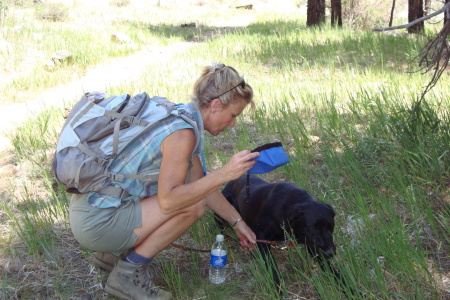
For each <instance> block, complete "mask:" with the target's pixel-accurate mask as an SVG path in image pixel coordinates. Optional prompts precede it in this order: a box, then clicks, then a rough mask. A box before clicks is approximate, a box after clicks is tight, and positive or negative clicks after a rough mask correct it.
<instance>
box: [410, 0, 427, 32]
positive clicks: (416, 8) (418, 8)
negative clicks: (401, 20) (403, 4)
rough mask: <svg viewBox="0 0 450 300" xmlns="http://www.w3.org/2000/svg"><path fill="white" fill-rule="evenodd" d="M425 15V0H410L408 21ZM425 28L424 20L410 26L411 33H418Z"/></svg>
mask: <svg viewBox="0 0 450 300" xmlns="http://www.w3.org/2000/svg"><path fill="white" fill-rule="evenodd" d="M422 17H423V0H408V22H412V21H414V20H417V19H419V18H422ZM424 30H425V27H424V22H423V21H422V22H419V23H417V24H416V25H413V26H411V27H409V28H408V32H409V33H418V32H423V31H424Z"/></svg>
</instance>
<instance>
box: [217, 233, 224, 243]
mask: <svg viewBox="0 0 450 300" xmlns="http://www.w3.org/2000/svg"><path fill="white" fill-rule="evenodd" d="M216 241H218V242H223V235H221V234H218V235H217V236H216Z"/></svg>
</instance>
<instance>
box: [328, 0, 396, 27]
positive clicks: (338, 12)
mask: <svg viewBox="0 0 450 300" xmlns="http://www.w3.org/2000/svg"><path fill="white" fill-rule="evenodd" d="M394 1H395V0H394ZM336 21H337V23H338V26H339V27H342V3H341V0H331V26H333V27H334V26H336V24H335V22H336Z"/></svg>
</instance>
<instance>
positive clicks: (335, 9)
mask: <svg viewBox="0 0 450 300" xmlns="http://www.w3.org/2000/svg"><path fill="white" fill-rule="evenodd" d="M336 21H337V23H338V26H339V27H342V3H341V0H331V26H335V22H336Z"/></svg>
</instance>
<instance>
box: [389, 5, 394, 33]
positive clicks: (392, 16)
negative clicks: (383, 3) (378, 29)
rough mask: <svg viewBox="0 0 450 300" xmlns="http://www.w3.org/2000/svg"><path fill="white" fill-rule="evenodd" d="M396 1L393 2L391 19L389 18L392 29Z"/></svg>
mask: <svg viewBox="0 0 450 300" xmlns="http://www.w3.org/2000/svg"><path fill="white" fill-rule="evenodd" d="M394 9H395V0H392V8H391V17H390V18H389V27H392V21H393V19H394Z"/></svg>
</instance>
